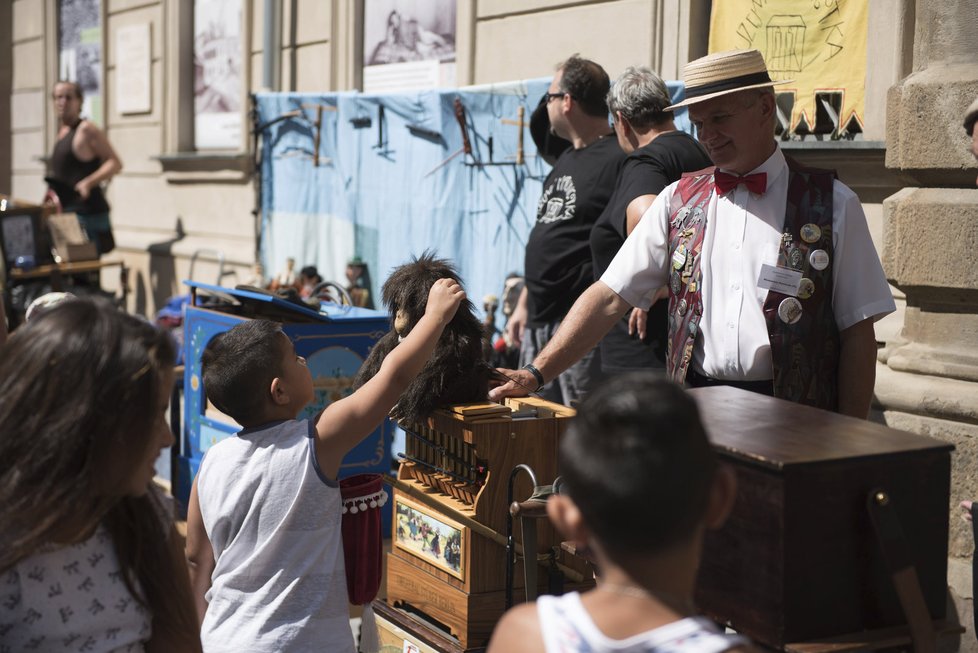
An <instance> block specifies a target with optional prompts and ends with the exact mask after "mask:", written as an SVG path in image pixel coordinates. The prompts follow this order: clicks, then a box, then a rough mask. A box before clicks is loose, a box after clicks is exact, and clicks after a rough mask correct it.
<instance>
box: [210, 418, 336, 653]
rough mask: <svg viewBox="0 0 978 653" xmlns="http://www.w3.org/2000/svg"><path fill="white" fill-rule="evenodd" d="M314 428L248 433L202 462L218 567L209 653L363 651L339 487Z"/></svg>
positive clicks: (273, 427)
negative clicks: (354, 626)
mask: <svg viewBox="0 0 978 653" xmlns="http://www.w3.org/2000/svg"><path fill="white" fill-rule="evenodd" d="M313 429H314V426H313V424H312V423H311V422H309V421H308V420H303V421H301V422H298V421H295V420H288V421H285V422H276V423H273V424H266V425H264V426H261V427H258V428H254V429H244V430H242V431H241V432H240V433H238V434H237V436H235V437H231V438H227V439H226V440H222V441H221V442H218V443H217V444H216V445H214V446H213V447H212V448H211V449H210V450H209V451H208V452H207V455H206V456H205V458H204V460H203V462H202V463H201V466H200V472H199V473H198V475H197V493H198V497H199V499H200V512H201V516H202V517H203V521H204V528H205V529H206V531H207V537H208V538H209V539H210V543H211V546H212V547H213V549H214V560H215V567H214V573H213V575H212V576H211V588H210V590H209V591H208V592H207V595H206V599H207V601H208V606H207V613H206V614H205V616H204V623H203V625H202V627H201V641H202V643H203V646H204V651H205V653H216V652H221V651H227V652H229V653H231V652H233V653H238V652H239V651H255V652H265V651H267V652H269V653H271V652H276V653H277V652H280V651H282V652H285V651H313V650H315V651H338V652H339V651H342V652H344V653H348V652H349V653H352V651H354V650H355V648H354V644H353V635H352V632H351V630H350V623H349V619H350V615H349V608H348V603H347V594H346V576H345V573H344V566H343V544H342V538H341V527H340V518H341V512H340V506H341V500H340V490H339V484H338V483H337V482H336V481H333V480H330V479H328V478H326V477H325V475H323V473H322V471H321V470H320V469H319V464H318V463H317V462H316V455H315V449H314V443H315V440H314V439H313V436H314V430H313Z"/></svg>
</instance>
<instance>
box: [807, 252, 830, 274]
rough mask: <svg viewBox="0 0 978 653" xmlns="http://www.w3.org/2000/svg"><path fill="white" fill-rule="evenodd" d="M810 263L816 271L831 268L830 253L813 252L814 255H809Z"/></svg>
mask: <svg viewBox="0 0 978 653" xmlns="http://www.w3.org/2000/svg"><path fill="white" fill-rule="evenodd" d="M808 262H809V263H811V264H812V267H813V268H815V269H816V270H824V269H825V268H827V267H829V253H828V252H826V251H825V250H824V249H815V250H812V253H811V254H809V255H808Z"/></svg>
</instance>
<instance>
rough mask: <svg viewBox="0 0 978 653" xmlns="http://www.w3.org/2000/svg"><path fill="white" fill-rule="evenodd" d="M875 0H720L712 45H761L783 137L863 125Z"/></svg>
mask: <svg viewBox="0 0 978 653" xmlns="http://www.w3.org/2000/svg"><path fill="white" fill-rule="evenodd" d="M868 15H869V2H868V0H851V1H849V2H846V1H843V0H780V1H779V2H757V0H724V2H714V3H713V13H712V15H711V19H710V52H719V51H723V50H734V49H745V48H756V49H758V50H760V51H761V53H762V54H763V55H764V60H765V61H766V62H767V66H768V70H769V71H770V73H771V77H772V78H773V79H777V80H793V81H792V82H791V83H788V84H784V85H782V86H776V87H775V92H776V93H777V100H778V124H777V125H776V131H777V133H778V135H779V136H780V137H781V138H782V139H785V140H787V139H791V138H795V139H801V138H805V137H816V138H821V139H830V140H838V139H850V140H852V139H856V138H860V137H861V134H862V133H863V115H864V105H865V103H864V100H865V91H866V39H867V32H868V28H867V24H868Z"/></svg>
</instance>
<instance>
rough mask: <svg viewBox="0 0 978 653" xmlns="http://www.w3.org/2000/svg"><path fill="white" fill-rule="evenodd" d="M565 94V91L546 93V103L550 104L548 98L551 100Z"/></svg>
mask: <svg viewBox="0 0 978 653" xmlns="http://www.w3.org/2000/svg"><path fill="white" fill-rule="evenodd" d="M565 95H567V93H566V92H565V93H547V95H546V98H547V104H550V100H553V99H554V98H562V97H564V96H565Z"/></svg>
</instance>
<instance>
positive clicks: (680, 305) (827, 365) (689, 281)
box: [666, 157, 839, 410]
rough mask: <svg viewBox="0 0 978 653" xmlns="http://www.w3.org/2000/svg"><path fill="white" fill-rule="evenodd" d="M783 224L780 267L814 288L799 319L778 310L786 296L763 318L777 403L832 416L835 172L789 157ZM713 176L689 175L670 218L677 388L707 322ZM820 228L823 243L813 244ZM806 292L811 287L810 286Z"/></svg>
mask: <svg viewBox="0 0 978 653" xmlns="http://www.w3.org/2000/svg"><path fill="white" fill-rule="evenodd" d="M785 159H786V160H787V163H788V196H787V201H786V206H785V222H784V228H783V230H782V231H783V234H784V236H783V237H782V241H781V248H780V252H779V255H778V265H784V266H788V267H794V268H795V269H798V270H800V271H801V273H802V277H803V278H804V279H807V280H809V281H810V282H811V286H810V289H811V292H810V294H809V293H805V294H808V296H807V297H802V296H799V297H798V300H799V302H800V303H801V308H802V312H801V317H800V318H799V319H798V321H797V322H795V323H794V324H788V323H786V322H785V321H783V320H782V319H781V318H780V317H779V316H778V307H779V306H780V305H781V302H782V301H783V300H784V299H786V298H787V297H788V296H787V295H783V294H781V293H777V292H774V291H769V292H768V295H767V298H766V299H765V302H764V307H763V311H764V318H765V321H766V323H767V328H768V337H769V339H770V341H771V357H772V360H773V363H774V365H773V367H774V369H773V370H772V378H773V380H774V394H775V396H776V397H781V398H783V399H788V400H790V401H795V402H798V403H803V404H807V405H811V406H816V407H819V408H825V409H828V410H835V409H836V408H837V406H838V378H837V377H838V366H839V332H838V329H837V328H836V325H835V315H834V313H833V311H832V288H833V279H832V261H833V256H834V248H833V243H832V183H833V181H834V180H835V177H836V175H835V172H833V171H828V170H816V169H806V168H803V167H802V166H800V165H798V164H797V163H796V162H795V161H794V160H793V159H791V158H790V157H785ZM713 171H714V169H713V168H709V169H706V170H701V171H698V172H693V173H687V174H685V175H683V177H682V179H680V180H679V184H678V186H677V187H676V192H675V193H674V195H673V205H672V207H671V210H670V215H669V255H670V259H669V261H670V265H671V268H670V271H669V342H668V353H667V358H666V368H667V370H668V373H669V375H670V377H671V378H672V379H673V380H675V381H676V382H678V383H682V382H684V381H685V380H686V373H687V371H688V369H689V363H690V361H691V360H692V357H693V345H694V343H695V342H696V335H697V334H698V332H699V328H700V320H701V318H702V315H703V297H702V288H703V282H702V272H701V261H700V255H701V253H702V247H703V239H704V236H705V233H706V213H707V204H708V202H709V201H710V197H711V196H712V195H713V191H714V188H715V187H714V184H713ZM807 225H816V226H817V227H818V228H819V232H820V235H819V237H818V238H817V239H816V240H815V241H814V242H811V243H809V242H806V241H805V239H804V238H802V229H803V228H805V229H806V235H808V237H809V239H811V235H810V233H811V232H812V230H811V229H810V227H807ZM817 249H818V250H822V251H824V252H825V255H826V256H827V257H828V261H829V265H827V266H826V267H825V269H823V270H817V269H816V268H815V267H813V266H812V264H811V258H810V256H811V252H813V251H814V250H817ZM806 285H807V282H806Z"/></svg>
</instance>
